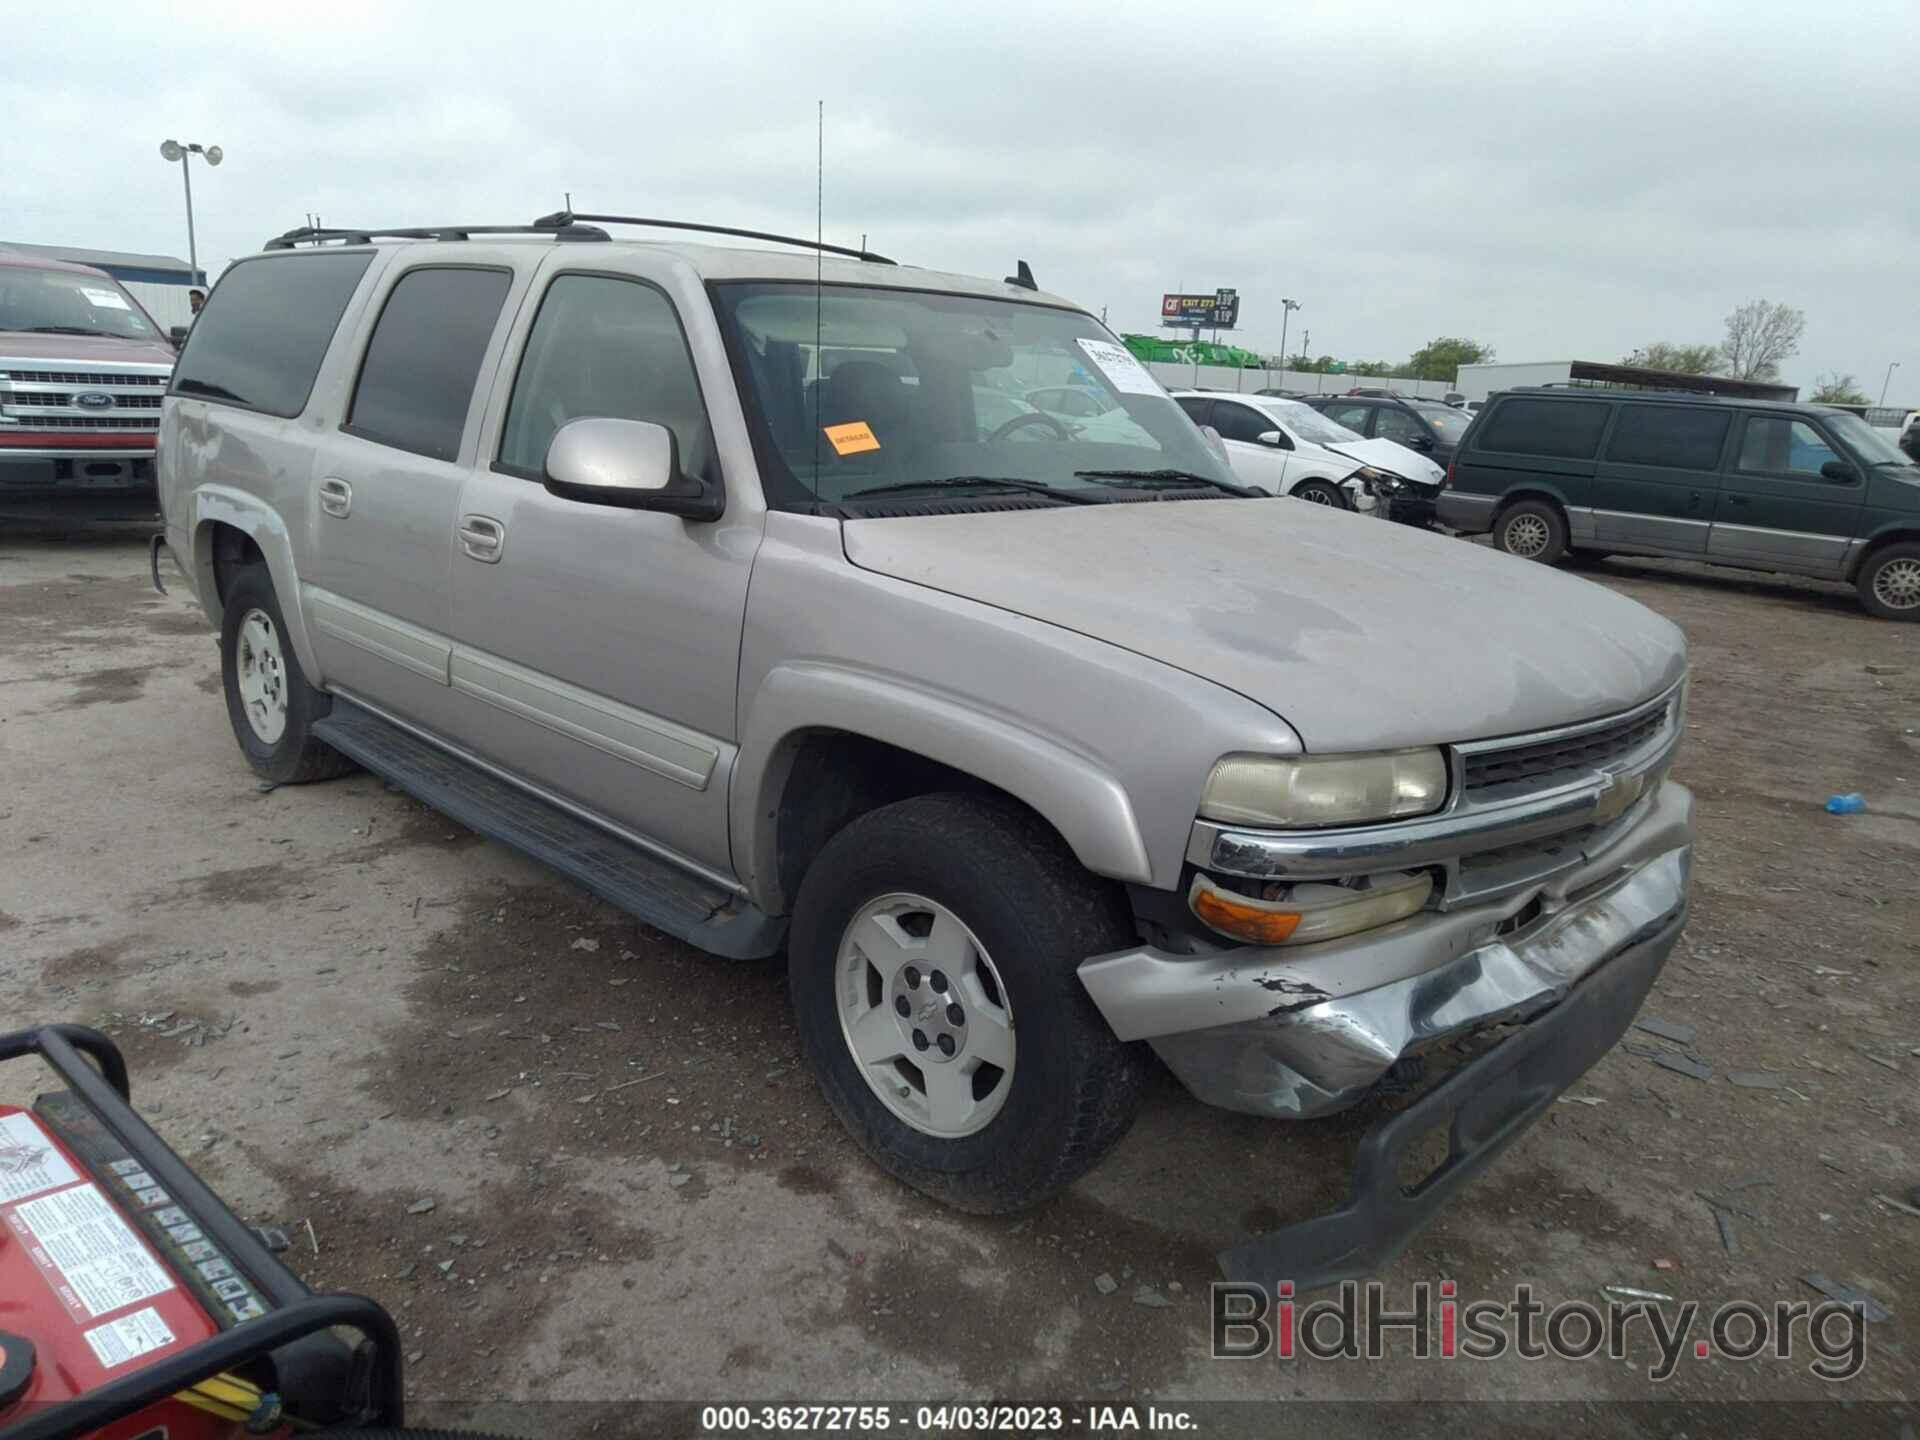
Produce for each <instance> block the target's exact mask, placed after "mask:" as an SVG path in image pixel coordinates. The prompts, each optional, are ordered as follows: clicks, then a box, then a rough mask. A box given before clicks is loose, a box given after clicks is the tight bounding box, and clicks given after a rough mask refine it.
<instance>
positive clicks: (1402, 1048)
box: [1080, 781, 1693, 1118]
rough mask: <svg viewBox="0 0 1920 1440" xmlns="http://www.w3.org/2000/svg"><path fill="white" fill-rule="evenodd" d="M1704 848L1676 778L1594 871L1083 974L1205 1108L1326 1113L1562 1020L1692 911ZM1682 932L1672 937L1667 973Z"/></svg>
mask: <svg viewBox="0 0 1920 1440" xmlns="http://www.w3.org/2000/svg"><path fill="white" fill-rule="evenodd" d="M1692 846H1693V796H1692V794H1691V793H1690V792H1689V791H1688V790H1687V789H1686V788H1685V787H1684V786H1681V785H1678V784H1675V783H1673V782H1671V781H1668V782H1666V783H1665V784H1663V785H1661V787H1660V789H1659V790H1658V791H1657V792H1656V793H1655V794H1654V795H1653V796H1652V797H1651V798H1650V799H1649V800H1647V801H1646V802H1644V810H1643V813H1642V814H1641V815H1640V816H1639V817H1638V818H1637V819H1635V820H1633V821H1632V822H1631V823H1629V824H1628V825H1627V826H1626V827H1625V828H1624V829H1622V830H1620V831H1616V832H1614V833H1612V834H1610V835H1609V836H1608V838H1607V841H1606V843H1605V844H1604V846H1603V847H1601V848H1597V849H1595V850H1594V851H1593V852H1592V853H1591V854H1590V855H1588V856H1587V857H1586V858H1585V860H1584V861H1583V862H1581V863H1579V864H1576V865H1573V866H1570V867H1568V868H1566V869H1563V870H1561V871H1559V872H1558V873H1556V874H1554V875H1553V876H1552V877H1551V878H1550V879H1548V880H1546V881H1544V882H1542V883H1540V884H1538V885H1535V886H1530V887H1528V888H1526V889H1523V890H1519V891H1515V892H1512V893H1508V894H1505V895H1502V896H1501V897H1500V898H1499V899H1498V900H1496V901H1491V902H1488V903H1486V904H1480V905H1467V906H1462V907H1460V908H1457V909H1452V910H1448V911H1445V912H1427V913H1423V914H1421V915H1417V916H1414V917H1411V918H1409V919H1407V920H1403V921H1400V922H1398V923H1396V924H1392V925H1387V926H1383V927H1382V928H1380V929H1378V930H1374V931H1369V932H1367V933H1366V934H1363V935H1356V936H1351V937H1349V938H1346V939H1341V940H1331V941H1326V942H1324V943H1321V944H1317V945H1302V946H1289V947H1286V948H1277V949H1257V948H1247V949H1237V950H1226V951H1218V952H1213V953H1210V954H1203V955H1177V954H1172V953H1169V952H1167V951H1162V950H1156V949H1153V948H1150V947H1141V948H1139V949H1134V950H1126V951H1121V952H1119V953H1117V954H1112V955H1101V956H1096V957H1094V958H1093V959H1091V960H1088V961H1086V962H1085V963H1083V964H1082V965H1081V967H1080V978H1081V980H1082V982H1083V983H1084V984H1085V985H1086V987H1087V990H1088V993H1089V994H1090V995H1092V997H1093V1000H1094V1003H1095V1004H1096V1005H1098V1006H1099V1008H1100V1011H1101V1013H1102V1014H1103V1015H1104V1016H1105V1017H1106V1019H1107V1022H1108V1024H1110V1025H1111V1026H1112V1027H1113V1030H1114V1033H1115V1034H1117V1035H1118V1036H1119V1037H1120V1038H1121V1039H1122V1040H1146V1041H1149V1042H1150V1043H1151V1044H1152V1045H1153V1048H1154V1049H1155V1050H1156V1051H1157V1052H1158V1053H1159V1055H1160V1057H1161V1058H1162V1059H1163V1060H1165V1061H1166V1062H1167V1064H1168V1066H1169V1067H1171V1068H1172V1070H1173V1071H1174V1072H1175V1073H1176V1074H1177V1075H1179V1077H1180V1079H1181V1080H1182V1082H1183V1083H1184V1084H1185V1085H1186V1086H1187V1088H1188V1089H1189V1090H1191V1091H1192V1092H1193V1093H1194V1094H1195V1095H1196V1096H1198V1097H1199V1098H1200V1099H1202V1100H1204V1101H1207V1102H1208V1103H1210V1104H1214V1105H1220V1106H1224V1107H1226V1108H1227V1109H1231V1110H1240V1111H1244V1112H1246V1113H1249V1114H1255V1115H1271V1116H1285V1117H1293V1118H1297V1117H1304V1116H1311V1115H1321V1114H1326V1113H1328V1112H1331V1111H1334V1110H1339V1109H1342V1108H1344V1107H1346V1106H1348V1105H1351V1104H1353V1103H1354V1102H1355V1101H1356V1100H1358V1099H1360V1098H1361V1097H1362V1096H1363V1095H1364V1094H1366V1092H1367V1091H1368V1090H1369V1089H1370V1088H1371V1087H1372V1086H1373V1085H1374V1084H1375V1083H1376V1082H1377V1081H1378V1080H1379V1079H1380V1078H1381V1076H1383V1075H1384V1074H1385V1073H1386V1072H1387V1070H1388V1069H1390V1068H1391V1067H1392V1066H1393V1065H1394V1064H1395V1063H1396V1062H1397V1061H1399V1060H1400V1059H1401V1058H1402V1057H1405V1056H1410V1055H1414V1054H1417V1053H1419V1052H1420V1051H1421V1050H1423V1049H1425V1048H1427V1047H1429V1046H1431V1045H1433V1044H1435V1043H1436V1042H1440V1041H1444V1040H1446V1039H1449V1038H1452V1037H1458V1036H1462V1035H1466V1034H1469V1033H1471V1032H1473V1031H1476V1030H1481V1029H1485V1028H1487V1027H1489V1026H1492V1025H1496V1024H1500V1023H1504V1022H1507V1021H1515V1020H1527V1019H1531V1018H1532V1017H1534V1016H1535V1015H1538V1014H1540V1013H1541V1012H1543V1011H1545V1010H1548V1009H1550V1008H1551V1007H1553V1006H1554V1005H1556V1004H1558V1003H1559V1002H1560V1001H1561V1000H1563V999H1564V998H1565V997H1566V996H1567V995H1568V993H1569V992H1570V991H1571V990H1572V989H1573V988H1574V987H1575V986H1576V985H1577V984H1579V982H1580V981H1581V980H1582V979H1583V978H1584V977H1586V976H1587V975H1588V974H1589V973H1591V972H1592V971H1594V970H1596V969H1598V968H1599V967H1600V966H1602V965H1604V964H1605V963H1606V962H1607V961H1608V960H1609V959H1611V958H1612V957H1614V956H1615V955H1617V954H1619V953H1621V952H1622V951H1624V950H1627V949H1629V948H1631V947H1633V946H1635V945H1638V944H1641V943H1642V942H1644V941H1645V940H1646V939H1647V938H1648V937H1649V936H1650V935H1653V934H1656V933H1661V932H1662V927H1663V926H1667V922H1669V921H1671V920H1672V919H1673V917H1674V916H1675V915H1676V914H1678V913H1679V912H1681V911H1683V909H1684V907H1685V905H1686V896H1687V878H1688V870H1689V866H1690V863H1691V859H1692ZM1516 921H1518V922H1519V923H1517V924H1516ZM1677 934H1678V931H1677V929H1675V928H1673V927H1671V926H1667V929H1666V931H1665V936H1666V938H1665V944H1664V948H1663V950H1662V953H1661V955H1660V956H1659V957H1658V963H1663V962H1664V960H1665V950H1667V949H1671V946H1672V944H1673V941H1674V938H1675V937H1676V936H1677Z"/></svg>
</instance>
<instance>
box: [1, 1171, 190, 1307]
mask: <svg viewBox="0 0 1920 1440" xmlns="http://www.w3.org/2000/svg"><path fill="white" fill-rule="evenodd" d="M7 1219H8V1221H9V1222H10V1223H11V1224H12V1226H13V1228H14V1229H15V1230H18V1231H19V1232H20V1233H21V1235H22V1236H23V1238H25V1239H26V1240H27V1241H28V1242H29V1246H28V1248H29V1251H30V1253H31V1254H32V1255H33V1258H34V1262H35V1263H36V1264H38V1265H39V1266H40V1268H41V1270H42V1271H44V1272H45V1273H46V1276H47V1279H48V1281H49V1282H50V1283H51V1284H52V1285H53V1288H54V1289H55V1290H56V1291H57V1292H58V1293H59V1295H60V1298H61V1299H62V1300H64V1301H66V1302H67V1308H68V1309H70V1310H72V1311H74V1313H75V1314H76V1315H77V1316H79V1318H81V1319H97V1318H98V1317H100V1316H102V1315H106V1314H108V1313H110V1312H111V1311H114V1310H118V1309H120V1308H121V1307H122V1306H126V1305H131V1304H133V1303H134V1302H136V1301H139V1300H149V1299H152V1298H153V1297H154V1296H155V1295H164V1294H165V1293H166V1292H167V1291H169V1290H171V1289H173V1281H172V1280H170V1279H169V1278H168V1277H167V1272H166V1271H165V1270H163V1269H161V1268H160V1264H159V1262H158V1261H157V1260H155V1259H154V1258H153V1256H152V1255H151V1254H150V1253H149V1252H148V1250H147V1247H146V1246H145V1245H144V1244H143V1243H142V1242H141V1240H140V1237H139V1236H138V1235H136V1234H134V1233H133V1229H132V1227H130V1226H129V1225H128V1224H127V1222H126V1221H125V1220H123V1219H121V1218H120V1212H119V1211H117V1210H115V1209H114V1208H113V1206H112V1205H110V1204H109V1203H108V1202H107V1199H106V1197H105V1196H104V1195H102V1194H101V1193H100V1187H99V1186H98V1185H92V1184H88V1185H76V1186H75V1187H74V1188H73V1189H71V1190H62V1191H60V1192H58V1193H57V1194H53V1195H48V1196H45V1197H44V1198H42V1199H39V1200H29V1201H28V1202H26V1203H25V1204H24V1205H16V1206H15V1207H14V1209H13V1211H12V1213H11V1214H10V1215H9V1216H8V1217H7Z"/></svg>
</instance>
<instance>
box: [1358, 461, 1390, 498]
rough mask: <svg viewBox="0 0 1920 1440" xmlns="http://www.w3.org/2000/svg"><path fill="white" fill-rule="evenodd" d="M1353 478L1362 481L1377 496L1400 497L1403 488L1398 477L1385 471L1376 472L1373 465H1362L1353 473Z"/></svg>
mask: <svg viewBox="0 0 1920 1440" xmlns="http://www.w3.org/2000/svg"><path fill="white" fill-rule="evenodd" d="M1352 478H1354V479H1356V480H1358V481H1360V482H1361V483H1362V484H1364V485H1365V486H1366V487H1367V488H1368V489H1369V490H1371V491H1373V493H1374V494H1376V495H1398V494H1399V493H1400V490H1401V487H1402V482H1401V479H1400V477H1399V476H1398V475H1389V474H1388V473H1387V472H1386V471H1385V470H1376V469H1374V468H1373V467H1372V466H1371V465H1362V466H1361V467H1360V468H1359V469H1358V470H1356V471H1354V472H1353V477H1352Z"/></svg>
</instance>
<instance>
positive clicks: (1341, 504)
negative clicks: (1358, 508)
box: [1293, 480, 1353, 510]
mask: <svg viewBox="0 0 1920 1440" xmlns="http://www.w3.org/2000/svg"><path fill="white" fill-rule="evenodd" d="M1293 498H1294V499H1296V500H1304V501H1306V502H1307V503H1308V504H1309V505H1330V506H1332V507H1333V508H1334V509H1335V510H1351V509H1352V508H1353V506H1352V505H1351V504H1349V503H1348V501H1347V497H1346V495H1345V494H1344V493H1343V492H1342V491H1341V489H1340V487H1339V486H1338V485H1335V484H1332V483H1331V482H1329V481H1326V480H1305V481H1302V482H1301V483H1300V484H1298V485H1296V486H1294V487H1293Z"/></svg>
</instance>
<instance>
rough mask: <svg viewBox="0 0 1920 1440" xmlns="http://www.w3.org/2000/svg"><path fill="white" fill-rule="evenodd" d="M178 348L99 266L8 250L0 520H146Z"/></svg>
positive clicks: (0, 268)
mask: <svg viewBox="0 0 1920 1440" xmlns="http://www.w3.org/2000/svg"><path fill="white" fill-rule="evenodd" d="M174 358H175V357H174V347H173V344H172V343H171V341H169V339H168V338H167V336H166V335H165V334H164V333H163V332H162V331H161V329H160V327H159V326H158V325H156V324H155V323H154V321H153V317H152V316H150V315H148V314H147V312H146V311H145V310H143V309H142V308H141V306H140V302H139V301H137V300H135V299H134V298H133V297H132V296H131V295H129V294H128V293H127V292H126V291H125V290H124V289H122V288H121V286H120V283H119V282H118V281H117V280H115V279H114V278H113V277H112V276H110V275H108V274H107V273H106V272H105V271H103V270H95V269H93V268H92V267H91V266H87V265H71V264H68V263H66V262H64V261H59V260H43V259H40V258H39V257H37V256H35V257H28V256H24V255H10V254H7V253H5V252H4V251H0V520H13V519H59V520H123V519H124V520H144V519H151V518H152V517H153V515H154V514H155V513H156V512H157V510H158V503H157V500H156V498H155V492H154V484H153V450H154V437H155V435H156V434H157V433H158V431H159V425H160V397H161V396H162V395H163V394H165V393H166V388H167V378H168V376H170V375H171V374H172V373H173V362H174Z"/></svg>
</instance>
